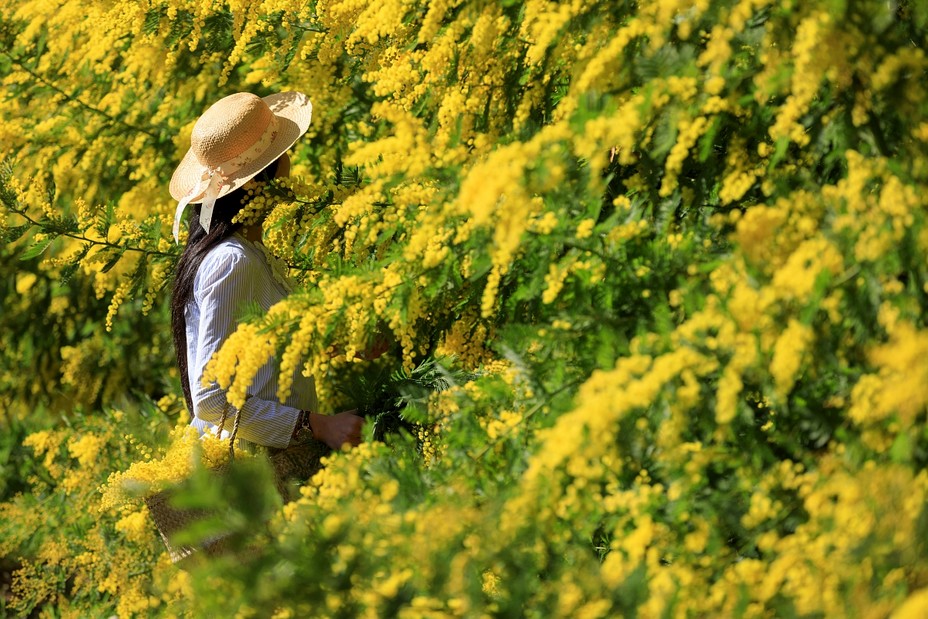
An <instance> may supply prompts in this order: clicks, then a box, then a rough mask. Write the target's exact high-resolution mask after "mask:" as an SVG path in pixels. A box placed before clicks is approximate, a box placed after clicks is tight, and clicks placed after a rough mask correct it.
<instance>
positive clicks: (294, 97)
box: [170, 92, 313, 241]
mask: <svg viewBox="0 0 928 619" xmlns="http://www.w3.org/2000/svg"><path fill="white" fill-rule="evenodd" d="M312 111H313V106H312V103H310V101H309V97H307V96H306V95H304V94H303V93H301V92H281V93H277V94H273V95H270V96H268V97H264V98H263V99H262V98H261V97H258V96H257V95H253V94H251V93H247V92H239V93H236V94H234V95H229V96H228V97H225V98H223V99H220V100H219V101H217V102H216V103H214V104H213V105H211V106H210V107H209V109H208V110H206V111H205V112H204V113H203V115H202V116H200V118H199V119H198V120H197V122H196V124H195V125H194V126H193V133H192V134H191V136H190V150H189V151H187V154H186V156H185V157H184V159H183V161H181V162H180V165H179V166H177V169H176V170H174V176H173V177H172V178H171V186H170V190H171V197H173V198H174V199H175V200H177V201H178V205H177V210H176V211H175V213H174V228H173V232H174V240H175V241H177V238H178V233H179V230H180V220H181V217H182V216H183V214H184V209H185V208H186V207H187V205H188V204H197V203H200V202H202V203H203V207H202V208H201V209H200V224H201V225H202V226H203V229H204V230H206V231H207V232H209V228H210V221H211V220H212V216H213V206H214V205H215V203H216V200H217V199H218V198H221V197H222V196H224V195H226V194H227V193H229V192H231V191H234V190H236V189H238V188H239V187H241V186H242V185H244V184H245V183H247V182H248V181H249V180H251V179H252V178H254V177H255V175H257V174H258V173H259V172H260V171H261V170H263V169H264V168H266V167H267V166H269V165H270V164H272V163H273V162H274V161H276V160H277V158H278V157H280V156H281V155H283V154H284V153H285V152H286V151H287V149H289V148H290V147H291V146H293V144H294V142H296V141H297V139H299V137H300V136H301V135H303V134H304V133H306V130H307V129H308V128H309V122H310V119H311V117H312Z"/></svg>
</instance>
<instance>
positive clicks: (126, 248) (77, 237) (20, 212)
mask: <svg viewBox="0 0 928 619" xmlns="http://www.w3.org/2000/svg"><path fill="white" fill-rule="evenodd" d="M10 210H11V211H12V212H14V213H16V214H17V215H19V216H20V217H22V218H24V219H25V220H26V221H28V222H29V223H30V224H32V225H33V226H36V227H38V228H41V229H42V230H48V228H47V227H46V226H43V225H42V222H40V221H37V220H35V219H33V218H32V217H30V216H29V215H28V214H27V213H26V211H25V210H20V209H17V208H12V209H10ZM52 233H53V234H57V235H58V236H66V237H68V238H70V239H74V240H77V241H83V242H85V243H90V244H92V245H102V246H104V247H108V248H111V249H120V250H123V251H137V252H140V253H143V254H149V255H152V256H164V257H165V258H170V257H173V256H174V254H172V253H167V252H163V251H157V250H153V249H144V248H142V247H132V246H130V245H117V244H116V243H110V242H109V241H95V240H93V239H89V238H87V237H86V236H82V235H78V234H73V233H71V232H61V231H58V230H55V231H53V232H52Z"/></svg>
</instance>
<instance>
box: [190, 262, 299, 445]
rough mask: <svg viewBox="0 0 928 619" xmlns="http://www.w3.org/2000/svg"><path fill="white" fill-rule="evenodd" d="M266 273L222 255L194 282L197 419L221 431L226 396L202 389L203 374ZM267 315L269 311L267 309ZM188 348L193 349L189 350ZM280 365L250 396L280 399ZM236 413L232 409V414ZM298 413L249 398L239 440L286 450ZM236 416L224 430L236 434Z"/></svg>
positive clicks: (257, 381) (270, 366)
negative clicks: (278, 394) (233, 428)
mask: <svg viewBox="0 0 928 619" xmlns="http://www.w3.org/2000/svg"><path fill="white" fill-rule="evenodd" d="M262 277H263V273H262V272H261V271H260V270H258V269H257V268H256V265H254V264H253V262H252V261H250V260H249V259H248V258H247V257H246V256H244V255H239V254H234V253H223V254H221V255H217V256H213V255H209V256H207V257H206V259H204V261H203V263H202V264H201V265H200V268H199V270H198V273H197V277H196V280H195V282H194V298H195V300H196V303H197V306H198V308H199V319H198V328H197V342H196V349H195V351H196V353H195V354H196V360H195V366H194V372H192V376H191V378H192V379H195V380H191V384H190V388H191V392H192V399H193V410H194V415H195V416H196V417H197V418H198V419H201V420H203V421H205V422H207V423H210V424H212V425H214V426H215V425H218V424H219V421H220V419H221V417H222V411H223V409H224V408H225V406H226V394H225V392H224V391H223V390H222V389H221V388H220V387H219V385H218V384H216V383H215V382H214V383H210V384H208V385H206V386H203V385H202V377H203V371H204V370H205V368H206V364H207V363H208V362H209V360H210V358H211V357H212V356H213V355H214V354H215V353H216V351H218V350H219V349H220V347H221V346H222V344H223V343H224V342H225V341H226V339H227V338H228V337H229V336H230V335H231V334H232V333H233V332H234V331H235V328H236V325H237V323H238V320H237V317H239V316H241V314H242V312H243V311H244V309H245V308H246V307H247V306H248V305H249V304H251V303H254V302H255V299H256V287H258V286H260V285H261V284H262V280H261V278H262ZM264 309H267V308H264ZM189 344H190V343H189V342H188V348H189ZM276 383H277V365H276V363H275V360H274V359H273V358H272V357H269V358H268V360H267V363H265V364H264V365H263V366H262V367H261V369H260V370H259V371H258V373H257V375H256V376H255V377H254V379H253V381H252V383H251V385H250V387H249V388H248V390H247V392H248V393H249V394H253V393H276V392H277V384H276ZM230 411H231V409H230ZM299 413H300V411H299V409H298V408H294V407H292V406H286V405H284V404H282V403H280V402H278V401H276V400H270V399H262V398H259V397H257V396H253V395H251V396H249V397H248V399H247V400H246V402H245V405H244V407H243V408H242V410H241V420H240V422H239V429H238V437H239V438H241V439H244V440H246V441H250V442H252V443H257V444H259V445H266V446H269V447H286V446H287V445H288V444H289V442H290V437H291V436H292V434H293V429H294V427H295V426H296V422H297V419H298V417H299ZM233 419H234V413H233V412H229V414H228V415H227V419H226V422H225V429H227V430H228V429H231V428H232V424H233Z"/></svg>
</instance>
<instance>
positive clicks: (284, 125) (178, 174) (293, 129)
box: [170, 91, 313, 204]
mask: <svg viewBox="0 0 928 619" xmlns="http://www.w3.org/2000/svg"><path fill="white" fill-rule="evenodd" d="M263 99H264V102H265V103H267V106H268V107H269V108H270V109H271V112H273V114H274V115H275V116H276V117H277V135H276V136H275V137H274V140H273V141H272V142H271V143H270V145H269V146H268V147H267V148H266V149H265V151H264V152H263V153H262V154H261V155H260V156H259V157H257V158H256V159H255V160H254V161H253V162H252V163H249V164H248V165H246V166H244V167H242V168H240V169H239V170H237V171H236V172H235V173H234V174H233V175H232V176H231V177H230V178H228V179H227V180H226V182H225V183H224V184H223V186H222V189H221V190H220V192H219V196H218V197H220V198H221V197H222V196H224V195H226V194H228V193H231V192H233V191H235V190H236V189H238V188H239V187H241V186H242V185H244V184H245V183H247V182H248V181H250V180H251V179H252V178H254V177H255V176H257V174H258V173H259V172H261V170H263V169H264V168H266V167H267V166H269V165H271V164H272V163H274V162H275V161H276V160H277V159H278V158H279V157H280V156H281V155H283V154H284V153H285V152H287V150H289V148H290V147H291V146H293V145H294V144H295V143H296V141H297V140H298V139H300V136H302V135H303V134H304V133H306V130H307V129H309V123H310V121H311V120H312V114H313V105H312V103H311V102H310V100H309V97H307V96H306V95H304V94H303V93H301V92H296V91H290V92H279V93H275V94H273V95H269V96H267V97H264V98H263ZM204 171H205V168H204V166H203V164H201V163H200V162H199V161H198V160H197V157H196V155H195V154H194V153H193V149H188V150H187V154H186V155H184V158H183V159H182V160H181V162H180V165H179V166H177V169H176V170H174V176H172V177H171V185H170V192H171V197H172V198H174V199H175V200H177V201H180V200H182V199H184V198H185V197H186V196H187V194H189V193H190V192H191V191H193V190H194V188H195V187H196V186H197V185H198V184H199V183H200V181H201V179H202V178H203V173H204ZM205 193H206V190H205V189H204V190H203V192H201V193H200V195H198V196H195V197H194V198H193V199H192V200H190V201H189V204H199V203H200V202H202V201H203V198H204V197H205V195H204V194H205Z"/></svg>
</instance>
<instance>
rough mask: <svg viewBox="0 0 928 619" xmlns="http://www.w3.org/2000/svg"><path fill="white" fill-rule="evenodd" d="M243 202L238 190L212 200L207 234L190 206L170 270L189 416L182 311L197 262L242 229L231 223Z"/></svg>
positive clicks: (266, 177) (261, 176)
mask: <svg viewBox="0 0 928 619" xmlns="http://www.w3.org/2000/svg"><path fill="white" fill-rule="evenodd" d="M279 164H280V159H277V160H276V161H274V162H273V163H272V164H271V165H269V166H268V167H266V168H264V169H263V170H261V172H260V173H258V175H257V176H255V180H257V181H262V182H267V181H270V180H271V179H273V178H274V176H275V175H276V174H277V167H278V165H279ZM247 202H248V194H247V192H246V191H245V189H244V188H241V187H240V188H238V189H236V190H235V191H232V192H229V193H228V194H226V195H224V196H222V197H221V198H219V199H218V200H216V206H215V210H214V211H213V218H212V221H211V223H210V228H209V233H208V234H207V232H206V230H204V229H203V227H202V226H201V225H200V224H199V220H200V205H199V204H196V205H194V207H193V208H192V209H191V210H192V211H193V217H190V234H189V235H188V236H187V245H186V247H184V251H183V253H182V254H181V255H180V258H179V259H178V261H177V268H176V269H175V271H174V287H173V289H172V291H171V332H172V334H173V336H174V354H175V355H176V356H177V367H178V369H179V370H180V383H181V385H182V386H183V388H184V399H185V400H186V401H187V410H189V411H190V414H191V415H192V414H193V397H192V395H191V391H190V378H189V377H188V376H187V321H186V320H185V319H184V310H185V309H186V307H187V303H188V302H189V301H190V299H191V297H193V282H194V279H195V278H196V275H197V269H199V268H200V263H201V262H203V258H205V257H206V254H208V253H209V251H210V250H211V249H212V248H213V247H215V246H216V245H218V244H219V243H220V242H222V241H224V240H225V239H227V238H229V237H230V236H232V235H233V234H235V233H236V232H238V231H239V230H240V229H241V228H242V224H240V223H232V219H233V218H234V217H235V215H237V214H238V212H239V211H241V210H242V208H243V207H244V206H245V204H247Z"/></svg>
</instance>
